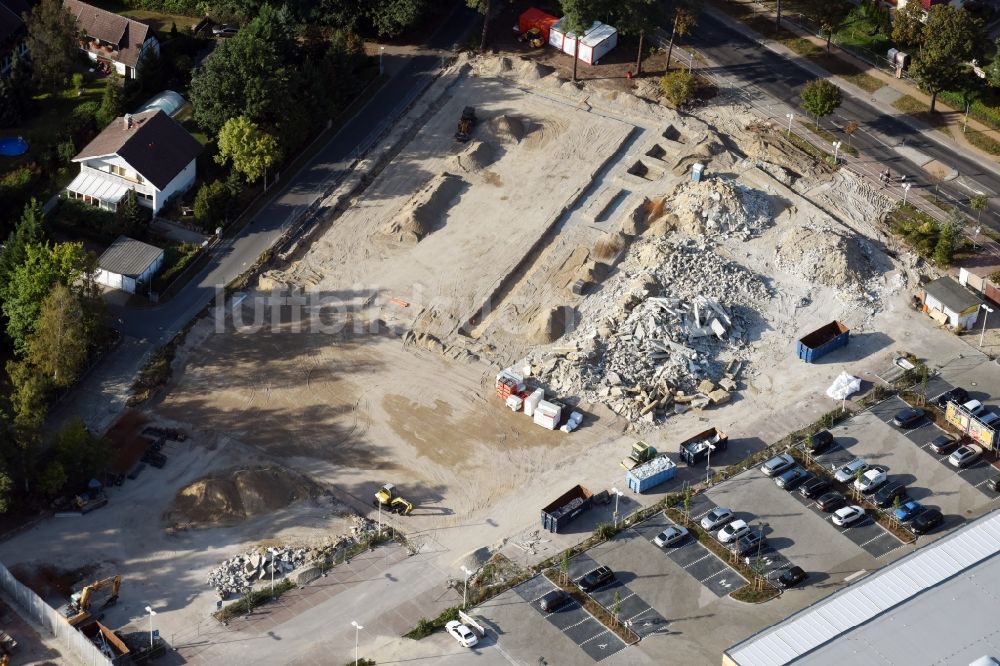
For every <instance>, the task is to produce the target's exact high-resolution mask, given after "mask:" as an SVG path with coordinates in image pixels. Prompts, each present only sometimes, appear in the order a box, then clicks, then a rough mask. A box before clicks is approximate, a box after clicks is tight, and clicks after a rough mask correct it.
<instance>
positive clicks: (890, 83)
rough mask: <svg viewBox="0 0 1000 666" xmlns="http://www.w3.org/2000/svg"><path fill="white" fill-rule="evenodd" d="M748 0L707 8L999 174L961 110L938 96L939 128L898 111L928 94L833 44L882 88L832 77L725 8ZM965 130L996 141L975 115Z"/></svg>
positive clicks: (722, 0) (926, 100) (788, 24)
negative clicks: (902, 102) (905, 101)
mask: <svg viewBox="0 0 1000 666" xmlns="http://www.w3.org/2000/svg"><path fill="white" fill-rule="evenodd" d="M752 4H753V3H752V1H749V2H747V1H744V0H715V2H713V3H712V4H711V5H709V7H707V8H706V9H707V11H710V12H712V13H713V15H714V16H715V17H716V18H718V19H720V20H725V21H726V22H727V23H730V24H731V25H732V24H738V25H739V26H740V29H741V31H743V32H749V33H753V34H755V35H757V36H758V41H759V42H760V43H761V44H762V45H763V46H765V47H766V48H768V49H770V50H772V51H775V52H777V53H780V54H782V55H784V56H786V57H789V58H794V59H796V60H799V61H800V64H802V65H803V66H804V67H805V68H807V69H809V70H810V71H813V72H814V73H815V74H816V76H817V77H820V78H826V79H831V80H833V81H834V82H835V83H836V84H837V86H839V87H840V88H842V89H845V90H846V91H848V92H849V93H850V94H851V95H852V96H855V97H858V98H859V99H867V100H868V103H869V104H870V105H871V106H873V107H875V108H876V109H877V110H879V111H880V112H882V113H884V114H886V115H891V116H896V117H897V118H899V119H900V120H901V121H903V122H905V123H906V124H907V125H909V126H910V127H911V128H913V129H914V130H915V131H917V132H920V133H922V134H924V135H925V136H927V138H929V139H932V140H934V141H935V142H936V143H939V144H941V145H943V146H947V147H950V148H958V149H960V150H961V151H962V152H963V153H964V154H965V155H966V156H967V157H969V158H970V159H972V160H973V161H975V162H976V163H977V164H979V165H980V166H981V167H982V168H983V169H985V170H987V171H991V172H993V173H994V174H997V175H1000V156H993V155H990V154H989V153H988V152H986V151H984V150H982V149H980V148H978V147H976V146H974V145H972V144H971V143H969V141H968V140H967V138H966V136H965V134H964V133H963V132H962V127H963V125H964V122H965V114H964V112H962V111H958V110H955V109H952V108H951V107H950V106H948V105H946V104H945V103H944V102H943V101H942V100H941V99H940V98H939V99H938V101H937V105H936V108H937V109H938V113H937V114H936V118H937V119H940V120H941V123H940V127H941V129H936V128H935V127H932V126H931V125H930V124H928V123H927V122H925V121H924V120H923V119H921V118H918V117H915V116H913V115H911V114H909V113H906V112H904V111H901V110H899V109H897V108H896V107H894V106H892V103H893V102H895V101H896V100H898V99H900V98H901V97H903V96H904V95H909V96H910V97H912V98H914V99H916V100H917V101H919V102H920V103H921V104H923V105H925V108H926V109H927V110H928V111H929V109H930V95H927V94H926V93H924V92H923V91H921V90H919V89H918V88H917V87H916V86H915V85H913V84H912V83H909V82H907V81H905V80H902V79H897V78H895V77H894V76H891V75H889V74H887V73H885V72H883V71H881V70H879V69H878V68H876V67H872V66H871V65H869V64H868V63H867V62H865V61H864V60H862V59H860V58H859V57H857V56H855V55H854V54H852V53H850V52H849V51H846V50H844V49H842V48H840V47H839V46H837V45H836V44H833V45H831V48H830V53H832V54H833V55H835V56H836V57H838V58H839V59H841V60H843V61H845V62H847V63H849V64H851V65H854V66H855V67H857V68H858V69H860V70H861V71H862V72H864V73H865V74H868V75H869V76H872V77H874V78H876V79H878V80H879V82H880V83H882V84H883V85H884V86H885V87H883V88H881V89H879V90H877V91H876V92H874V93H870V92H868V91H866V90H863V89H861V88H859V87H858V86H856V85H854V84H852V83H850V82H848V81H846V80H844V79H843V78H841V77H839V76H835V75H832V74H830V73H829V72H827V71H826V70H824V69H823V68H822V67H821V66H820V65H818V64H816V63H815V62H813V61H812V60H810V59H809V58H807V57H805V56H803V55H801V54H799V53H797V52H795V51H794V50H792V49H790V48H788V47H787V46H785V45H784V44H783V43H782V42H781V41H778V40H777V39H775V38H773V37H772V36H764V35H760V33H759V32H758V31H757V30H755V29H754V28H753V27H751V26H749V25H747V24H746V23H744V22H743V21H742V20H740V19H738V18H736V17H735V16H733V15H732V14H731V13H730V12H729V11H727V9H731V8H732V7H733V6H736V7H738V6H740V5H743V6H750V5H752ZM757 12H758V15H764V16H769V17H771V18H772V19H773V18H774V12H773V11H771V10H770V9H767V10H763V11H761V10H757ZM781 27H782V29H783V30H785V31H787V32H789V33H791V34H794V35H795V36H797V37H801V38H803V39H806V40H808V41H809V42H810V43H811V44H813V45H815V46H816V47H818V48H821V49H823V50H826V40H825V39H821V38H819V37H816V36H815V35H813V34H812V33H811V32H809V31H808V30H806V29H805V28H803V27H801V26H799V25H798V24H797V23H793V22H792V21H790V20H788V19H787V18H785V17H784V16H783V18H782V22H781ZM968 129H969V131H970V132H972V131H978V132H982V133H983V134H985V135H987V136H990V137H992V138H995V139H997V140H1000V130H995V129H993V128H991V127H989V126H987V125H985V124H984V123H982V122H980V121H978V120H976V119H975V118H972V117H970V118H969V125H968Z"/></svg>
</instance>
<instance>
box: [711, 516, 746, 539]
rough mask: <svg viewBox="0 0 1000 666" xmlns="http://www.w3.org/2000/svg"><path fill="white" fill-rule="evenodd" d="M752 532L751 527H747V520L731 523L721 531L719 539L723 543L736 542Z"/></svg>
mask: <svg viewBox="0 0 1000 666" xmlns="http://www.w3.org/2000/svg"><path fill="white" fill-rule="evenodd" d="M749 531H750V526H749V525H747V521H745V520H734V521H733V522H731V523H729V524H728V525H726V526H725V527H723V528H722V529H721V530H719V534H718V539H719V541H721V542H722V543H731V542H733V541H736V540H737V539H739V538H740V537H741V536H743V535H744V534H746V533H747V532H749Z"/></svg>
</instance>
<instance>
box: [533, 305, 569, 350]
mask: <svg viewBox="0 0 1000 666" xmlns="http://www.w3.org/2000/svg"><path fill="white" fill-rule="evenodd" d="M575 319H576V310H575V309H574V308H571V307H569V306H566V305H557V306H555V307H553V308H550V309H549V310H548V311H546V312H543V313H541V314H540V315H539V316H538V318H537V319H536V320H535V321H536V324H535V332H534V334H533V335H532V336H531V339H532V341H533V342H536V343H538V344H548V343H549V342H553V341H555V340H558V339H559V338H561V337H562V336H563V335H565V334H566V333H568V332H569V331H571V330H573V328H574V326H573V324H574V323H575V322H574V320H575Z"/></svg>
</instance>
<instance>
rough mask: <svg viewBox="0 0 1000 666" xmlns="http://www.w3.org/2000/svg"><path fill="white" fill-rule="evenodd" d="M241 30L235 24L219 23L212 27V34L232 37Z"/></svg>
mask: <svg viewBox="0 0 1000 666" xmlns="http://www.w3.org/2000/svg"><path fill="white" fill-rule="evenodd" d="M239 31H240V29H239V28H237V27H236V26H234V25H217V26H215V27H214V28H212V34H213V35H215V36H216V37H232V36H233V35H235V34H236V33H237V32H239Z"/></svg>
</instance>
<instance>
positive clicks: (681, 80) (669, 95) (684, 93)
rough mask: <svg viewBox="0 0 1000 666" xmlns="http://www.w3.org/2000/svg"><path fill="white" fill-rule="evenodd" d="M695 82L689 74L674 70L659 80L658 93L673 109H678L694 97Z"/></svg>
mask: <svg viewBox="0 0 1000 666" xmlns="http://www.w3.org/2000/svg"><path fill="white" fill-rule="evenodd" d="M695 88H696V84H695V80H694V76H692V75H691V73H690V72H686V71H684V70H676V71H673V72H670V73H669V74H665V75H664V76H663V78H662V79H660V92H662V93H663V97H664V98H665V99H666V100H667V102H669V103H670V105H671V106H672V107H674V108H675V109H680V108H681V107H683V106H684V105H686V104H687V103H688V102H690V101H691V99H692V98H693V97H694V93H695Z"/></svg>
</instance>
